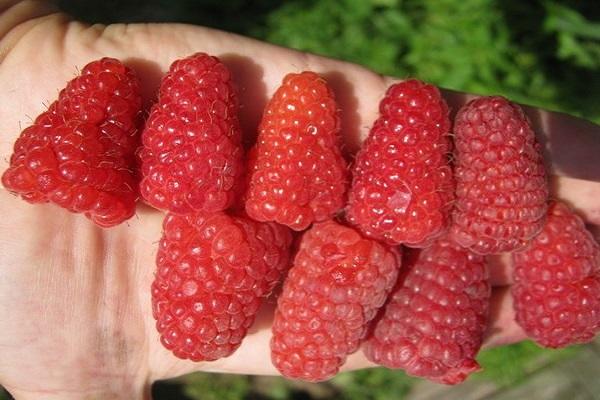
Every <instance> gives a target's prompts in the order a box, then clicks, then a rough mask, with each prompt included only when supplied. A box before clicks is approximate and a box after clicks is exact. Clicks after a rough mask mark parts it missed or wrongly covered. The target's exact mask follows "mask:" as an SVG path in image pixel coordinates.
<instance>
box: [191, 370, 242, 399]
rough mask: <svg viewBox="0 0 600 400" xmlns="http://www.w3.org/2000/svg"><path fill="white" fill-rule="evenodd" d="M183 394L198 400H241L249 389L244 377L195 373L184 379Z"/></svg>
mask: <svg viewBox="0 0 600 400" xmlns="http://www.w3.org/2000/svg"><path fill="white" fill-rule="evenodd" d="M184 382H185V388H184V393H185V395H186V396H187V397H189V398H190V399H198V400H241V399H244V398H245V396H246V394H247V393H248V391H249V389H250V381H249V378H248V377H247V376H244V375H226V374H209V373H197V374H193V375H188V376H187V377H186V378H185V379H184Z"/></svg>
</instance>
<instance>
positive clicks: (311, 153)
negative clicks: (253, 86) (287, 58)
mask: <svg viewBox="0 0 600 400" xmlns="http://www.w3.org/2000/svg"><path fill="white" fill-rule="evenodd" d="M337 108H338V106H337V105H336V102H335V98H334V95H333V92H332V90H331V89H330V88H329V86H328V85H327V83H326V81H325V80H324V79H323V78H322V77H320V76H319V75H317V74H316V73H314V72H302V73H300V74H289V75H287V76H286V77H285V78H284V80H283V83H282V85H281V86H280V87H279V89H278V90H277V91H276V92H275V94H274V95H273V98H272V99H271V101H270V102H269V104H267V107H266V109H265V112H264V115H263V118H262V121H261V124H260V127H259V136H258V142H257V144H256V146H255V147H254V149H253V150H252V152H251V155H250V157H249V165H248V170H249V173H250V179H249V183H248V189H247V194H246V212H247V213H248V215H249V216H250V217H252V218H254V219H256V220H257V221H275V222H278V223H280V224H283V225H287V226H289V227H290V228H292V229H294V230H297V231H299V230H304V229H306V228H307V227H308V226H309V225H310V224H311V223H312V222H313V221H323V220H326V219H328V218H330V217H331V216H333V215H334V214H335V213H337V212H338V211H339V210H341V209H342V207H343V206H344V201H345V193H346V187H347V184H348V182H347V181H348V178H347V175H348V174H347V171H346V162H345V160H344V158H343V157H342V154H341V152H340V147H339V146H340V118H339V115H338V109H337Z"/></svg>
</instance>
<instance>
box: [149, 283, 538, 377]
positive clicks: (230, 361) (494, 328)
mask: <svg viewBox="0 0 600 400" xmlns="http://www.w3.org/2000/svg"><path fill="white" fill-rule="evenodd" d="M274 308H275V304H274V302H273V301H270V302H269V303H267V304H265V305H263V307H262V308H261V310H260V312H259V314H258V317H257V320H256V323H255V324H254V325H253V327H252V328H251V330H250V332H249V334H248V336H247V337H246V338H245V339H244V341H243V342H242V345H241V346H240V348H239V349H238V350H237V351H236V352H235V353H234V354H233V355H231V356H230V357H227V358H223V359H220V360H217V361H212V362H201V363H193V362H190V361H183V360H176V359H175V358H174V357H172V356H171V355H170V353H169V352H168V351H167V350H166V349H164V348H162V347H161V348H156V349H154V350H153V351H154V352H155V353H154V356H153V359H155V360H156V361H157V362H159V363H162V364H158V368H155V369H154V370H153V371H152V378H153V379H164V378H165V377H172V376H177V375H183V374H187V373H190V372H193V371H207V372H225V373H238V374H253V375H279V372H278V371H277V369H276V368H275V367H274V366H273V364H272V363H271V360H270V348H269V341H270V338H271V331H270V327H271V323H272V318H273V313H274ZM489 319H490V326H489V327H488V329H487V332H486V334H485V339H484V344H483V347H495V346H499V345H504V344H509V343H515V342H518V341H521V340H524V339H525V338H526V336H525V334H524V332H523V330H522V329H521V328H520V327H519V326H518V325H517V324H516V322H515V321H514V312H513V309H512V300H511V296H510V290H509V289H508V288H495V289H494V290H493V291H492V297H491V305H490V316H489ZM156 342H158V340H156ZM165 360H168V364H164V361H165ZM249 360H252V361H251V362H249ZM151 361H152V360H151ZM151 365H152V363H151ZM373 366H376V365H375V364H373V363H372V362H370V361H369V360H367V358H366V357H365V355H364V353H363V352H362V351H361V350H358V351H357V352H355V353H353V354H351V355H350V356H348V359H347V361H346V363H345V364H344V365H343V366H342V368H341V370H342V371H351V370H356V369H361V368H369V367H373Z"/></svg>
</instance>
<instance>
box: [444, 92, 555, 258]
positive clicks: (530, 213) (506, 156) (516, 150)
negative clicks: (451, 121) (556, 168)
mask: <svg viewBox="0 0 600 400" xmlns="http://www.w3.org/2000/svg"><path fill="white" fill-rule="evenodd" d="M454 134H455V137H454V143H455V145H456V167H455V178H456V204H455V208H454V211H453V215H452V217H453V221H452V227H451V234H452V236H453V239H454V240H455V241H456V242H458V243H459V244H460V245H462V246H464V247H466V248H468V249H470V250H471V251H474V252H476V253H479V254H484V255H485V254H494V253H501V252H510V251H514V250H517V249H520V248H523V246H525V245H526V244H527V242H528V241H530V240H531V239H532V238H533V237H534V236H535V235H537V234H538V233H539V232H540V230H541V229H542V226H543V225H544V218H545V215H546V209H547V204H546V201H547V198H548V188H547V184H546V176H545V170H544V164H543V160H542V156H541V154H540V146H539V145H538V143H537V142H536V140H535V134H534V132H533V130H532V129H531V126H530V123H529V121H528V119H527V117H526V116H525V114H524V113H523V111H522V110H521V108H520V107H519V106H517V105H516V104H513V103H510V102H509V101H508V100H506V99H505V98H503V97H482V98H478V99H476V100H473V101H471V102H470V103H468V104H467V105H465V106H464V107H463V108H462V109H461V110H460V111H459V112H458V115H457V116H456V120H455V125H454Z"/></svg>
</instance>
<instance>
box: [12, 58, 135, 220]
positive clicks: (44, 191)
mask: <svg viewBox="0 0 600 400" xmlns="http://www.w3.org/2000/svg"><path fill="white" fill-rule="evenodd" d="M141 105H142V102H141V97H140V84H139V81H138V79H137V77H136V75H135V73H134V72H133V71H132V70H131V69H129V68H127V67H125V66H124V65H123V64H121V62H120V61H118V60H115V59H113V58H102V59H100V60H97V61H93V62H91V63H89V64H87V65H86V66H85V67H84V68H83V70H82V71H81V75H80V76H78V77H76V78H75V79H73V80H71V81H70V82H69V83H68V84H67V86H66V87H65V88H64V89H63V90H61V91H60V93H59V96H58V100H56V101H55V102H54V103H52V104H51V105H50V107H49V108H48V111H46V112H44V113H42V114H40V115H39V116H38V117H37V118H36V119H35V121H34V123H33V125H31V126H29V127H28V128H26V129H25V130H24V131H23V132H21V135H20V136H19V138H18V139H17V141H16V142H15V145H14V153H13V154H12V156H11V158H10V166H9V168H8V169H7V170H6V171H5V172H4V174H3V175H2V184H3V185H4V187H5V188H7V189H8V190H10V191H11V192H13V193H16V194H18V195H20V196H21V197H22V198H23V199H24V200H26V201H28V202H30V203H47V202H52V203H55V204H57V205H59V206H61V207H63V208H66V209H67V210H69V211H72V212H76V213H84V214H85V216H86V217H88V218H89V219H91V220H92V221H94V222H95V223H96V224H97V225H99V226H102V227H110V226H113V225H117V224H119V223H121V222H123V221H125V220H126V219H128V218H130V217H131V216H133V214H134V212H135V202H136V200H137V198H138V191H137V181H136V179H135V175H134V169H135V151H136V150H137V148H138V145H139V135H138V127H139V123H140V122H141V120H140V117H141Z"/></svg>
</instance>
